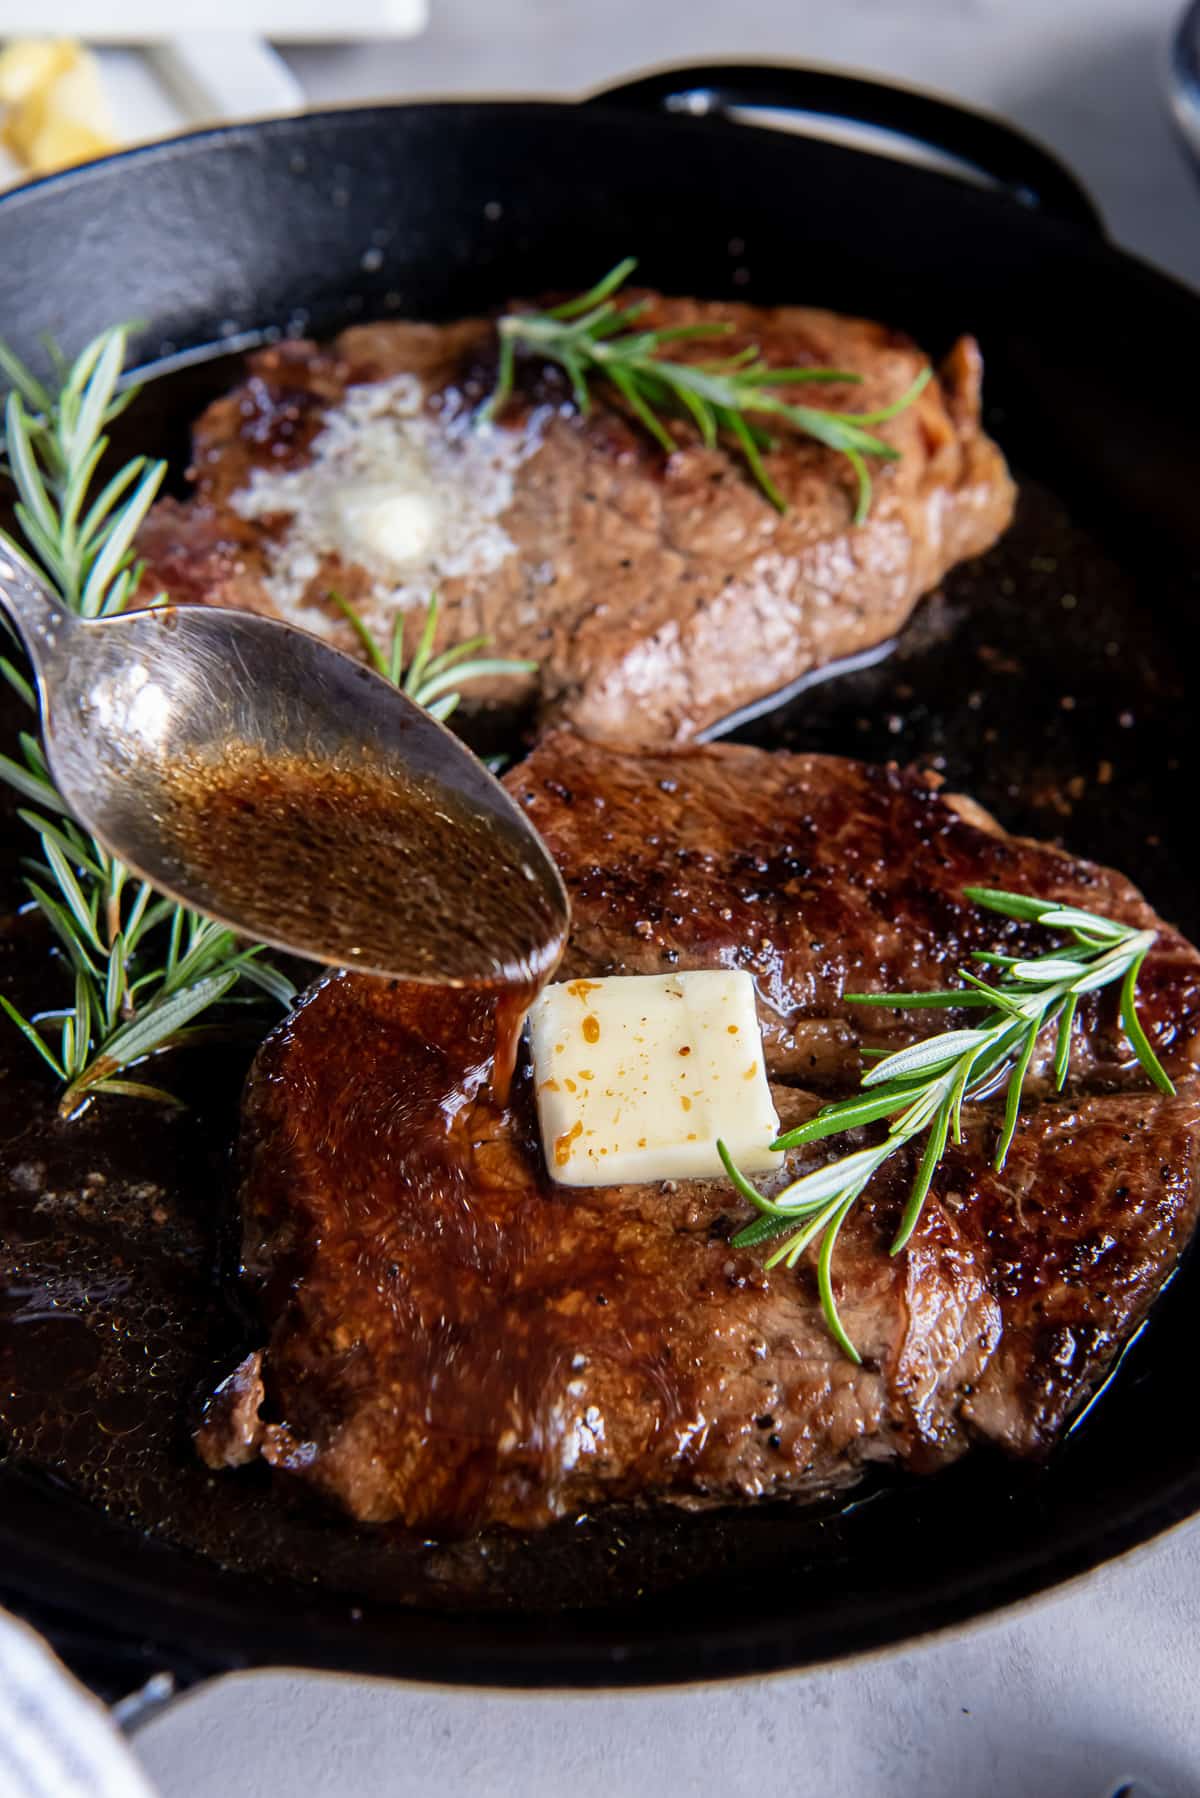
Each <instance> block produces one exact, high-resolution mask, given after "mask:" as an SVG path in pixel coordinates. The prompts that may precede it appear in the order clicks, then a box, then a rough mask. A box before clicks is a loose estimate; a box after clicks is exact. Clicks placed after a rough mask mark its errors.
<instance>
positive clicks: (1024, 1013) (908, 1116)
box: [717, 887, 1175, 1362]
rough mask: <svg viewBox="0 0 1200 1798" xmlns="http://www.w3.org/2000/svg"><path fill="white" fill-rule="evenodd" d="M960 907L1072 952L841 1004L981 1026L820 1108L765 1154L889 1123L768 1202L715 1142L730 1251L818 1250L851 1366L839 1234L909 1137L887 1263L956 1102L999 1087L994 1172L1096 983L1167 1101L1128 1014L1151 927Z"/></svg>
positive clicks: (988, 899) (1044, 907) (958, 1110)
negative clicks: (734, 1213) (1108, 993)
mask: <svg viewBox="0 0 1200 1798" xmlns="http://www.w3.org/2000/svg"><path fill="white" fill-rule="evenodd" d="M966 897H967V898H968V899H970V900H971V901H972V902H973V903H974V904H976V905H979V906H982V907H983V908H984V909H985V910H987V911H992V912H999V913H1000V915H1001V916H1002V917H1006V918H1016V919H1018V920H1020V921H1021V922H1023V923H1030V924H1040V925H1043V926H1045V927H1046V928H1048V929H1052V930H1061V931H1065V932H1066V935H1067V941H1066V943H1065V944H1062V945H1060V946H1059V947H1056V948H1055V949H1052V950H1051V951H1050V953H1049V954H1046V955H1042V956H1038V957H1036V958H1033V959H1028V958H1025V957H1021V956H1011V955H1001V954H998V953H992V952H990V951H978V952H976V953H975V955H974V957H973V959H974V960H975V961H976V962H977V963H978V964H979V965H980V966H982V967H986V968H991V969H994V970H997V971H998V973H999V978H998V979H996V980H994V981H993V982H987V981H984V980H981V979H980V978H979V977H978V976H977V975H975V974H972V973H970V972H968V971H967V970H965V969H964V970H963V971H962V972H963V979H964V980H965V981H966V982H967V985H966V987H965V989H964V988H961V987H960V988H957V989H954V990H952V991H949V992H928V993H850V994H847V997H848V998H849V999H851V1000H853V1001H854V1002H855V1003H856V1004H859V1005H884V1006H889V1007H899V1006H907V1007H913V1008H916V1007H937V1008H942V1009H945V1008H952V1009H959V1008H973V1009H976V1010H980V1011H983V1012H985V1013H986V1015H985V1016H984V1017H983V1018H982V1019H981V1021H980V1022H979V1023H978V1024H976V1025H974V1026H973V1027H972V1028H970V1029H964V1030H948V1031H944V1032H943V1033H942V1034H940V1035H938V1036H932V1037H927V1038H925V1039H924V1040H923V1041H920V1042H916V1043H912V1044H911V1045H910V1046H909V1047H908V1048H905V1049H900V1050H898V1051H897V1052H896V1053H895V1054H891V1055H886V1056H884V1057H883V1058H882V1059H881V1060H877V1061H875V1062H874V1064H873V1065H872V1066H871V1067H870V1068H869V1069H868V1071H867V1072H866V1073H865V1074H864V1075H863V1078H862V1091H861V1093H859V1094H857V1095H855V1096H854V1097H853V1098H849V1099H842V1100H839V1101H838V1103H837V1104H835V1105H826V1106H825V1107H824V1108H823V1109H822V1110H821V1111H819V1112H818V1113H817V1115H816V1117H814V1118H812V1119H811V1120H810V1121H809V1122H808V1123H807V1124H802V1125H801V1126H800V1127H799V1128H798V1129H796V1130H788V1131H786V1132H785V1133H784V1134H783V1135H782V1136H780V1137H779V1138H778V1140H777V1141H776V1142H775V1143H774V1144H773V1145H772V1147H774V1148H776V1149H781V1150H782V1149H798V1148H802V1147H804V1146H805V1145H806V1144H808V1143H814V1142H820V1141H821V1140H822V1139H823V1138H825V1137H828V1136H840V1135H841V1134H843V1132H845V1131H848V1130H857V1129H859V1128H861V1127H862V1126H863V1125H866V1124H873V1123H877V1122H880V1121H881V1120H883V1119H885V1118H889V1119H891V1120H892V1121H891V1123H890V1124H889V1126H888V1131H887V1135H886V1136H885V1137H884V1139H883V1141H882V1142H879V1143H877V1144H875V1145H873V1146H872V1147H869V1148H865V1149H856V1150H854V1151H853V1152H851V1153H850V1154H846V1155H842V1156H841V1157H839V1159H838V1160H836V1161H832V1162H829V1163H828V1164H827V1165H826V1166H824V1167H820V1168H817V1169H815V1170H814V1171H813V1172H811V1173H807V1174H802V1175H800V1177H799V1178H798V1179H796V1180H793V1181H792V1182H791V1184H790V1185H789V1186H786V1187H785V1188H784V1189H783V1191H782V1192H780V1193H779V1194H777V1195H776V1197H775V1198H773V1199H769V1198H766V1197H764V1195H763V1194H762V1193H760V1192H759V1191H758V1189H757V1187H755V1186H754V1185H753V1184H752V1182H751V1181H749V1180H747V1179H746V1177H745V1175H744V1174H742V1173H741V1172H740V1170H739V1169H738V1168H737V1167H736V1165H735V1164H734V1161H733V1159H732V1157H731V1156H730V1154H729V1151H728V1149H727V1148H726V1146H725V1144H724V1143H718V1145H717V1147H718V1150H719V1152H720V1155H721V1160H722V1161H723V1163H724V1165H725V1168H726V1171H727V1172H728V1174H729V1177H730V1179H731V1180H732V1181H733V1184H734V1186H735V1187H736V1188H737V1190H738V1192H739V1193H740V1194H741V1195H742V1197H743V1198H744V1199H746V1200H748V1201H749V1203H750V1204H751V1205H753V1206H754V1208H755V1210H756V1211H757V1212H758V1214H759V1215H758V1217H757V1219H756V1220H755V1221H754V1222H753V1223H751V1224H749V1225H747V1227H746V1228H745V1229H744V1230H742V1231H740V1232H739V1234H738V1235H736V1236H735V1237H734V1238H733V1241H734V1243H735V1244H736V1245H737V1246H738V1247H741V1248H748V1247H751V1246H753V1245H756V1244H758V1243H763V1242H768V1241H772V1240H774V1239H775V1238H777V1237H780V1236H782V1237H784V1238H785V1240H784V1241H783V1242H782V1243H780V1244H779V1246H778V1247H777V1248H775V1249H773V1250H772V1252H771V1254H770V1255H769V1256H768V1257H767V1261H766V1265H767V1267H774V1266H776V1265H777V1264H778V1263H780V1262H782V1263H783V1264H784V1265H785V1266H787V1267H794V1266H795V1265H796V1262H797V1261H798V1260H799V1258H800V1256H801V1255H802V1254H803V1253H804V1251H805V1250H806V1249H807V1248H808V1247H809V1245H810V1244H812V1243H814V1242H818V1241H819V1243H820V1248H819V1251H818V1256H817V1287H818V1291H819V1294H820V1299H821V1307H822V1310H823V1311H824V1314H825V1320H826V1323H827V1324H828V1327H829V1330H830V1333H831V1334H832V1336H833V1337H834V1338H835V1340H836V1341H837V1342H838V1344H839V1345H840V1347H841V1348H842V1349H843V1350H844V1351H845V1353H846V1354H847V1355H848V1356H849V1357H850V1358H851V1360H852V1361H855V1362H857V1361H859V1360H860V1357H859V1354H858V1351H857V1350H856V1349H855V1347H854V1344H853V1343H852V1342H851V1340H850V1338H849V1336H848V1335H847V1334H846V1331H845V1329H844V1328H843V1325H842V1321H841V1317H840V1316H839V1313H838V1307H837V1301H836V1299H835V1297H834V1292H833V1280H832V1262H833V1252H834V1248H835V1246H836V1244H837V1238H838V1232H839V1231H840V1229H841V1227H842V1225H843V1223H844V1222H845V1221H846V1218H847V1216H848V1215H849V1213H850V1211H851V1210H852V1209H853V1207H854V1204H855V1202H856V1201H857V1200H858V1198H859V1197H860V1196H861V1194H862V1193H863V1191H864V1189H865V1188H866V1186H867V1184H868V1182H869V1181H870V1180H871V1178H872V1177H873V1175H874V1174H875V1173H877V1172H878V1170H879V1168H881V1167H882V1166H883V1164H884V1162H885V1161H887V1160H889V1159H890V1158H891V1157H892V1156H893V1155H895V1154H897V1153H898V1152H899V1151H900V1150H901V1149H903V1148H904V1147H905V1146H906V1145H907V1144H908V1143H910V1142H912V1141H913V1140H914V1139H915V1138H916V1137H919V1136H924V1137H925V1148H924V1152H923V1154H922V1156H921V1160H920V1164H919V1166H918V1169H917V1174H916V1179H915V1181H914V1183H913V1187H912V1190H911V1192H910V1193H909V1196H908V1202H907V1204H906V1205H905V1207H904V1212H903V1215H902V1217H901V1219H900V1225H899V1228H898V1229H897V1232H896V1236H895V1239H894V1241H893V1242H892V1245H891V1252H892V1254H893V1255H896V1254H899V1252H900V1250H901V1249H903V1248H904V1246H905V1244H906V1243H907V1242H908V1240H909V1238H910V1237H911V1236H912V1233H913V1231H914V1230H915V1228H916V1226H917V1223H918V1221H919V1219H920V1216H921V1212H922V1210H923V1208H924V1205H925V1200H926V1198H927V1196H928V1194H929V1188H930V1185H931V1183H932V1180H933V1176H934V1173H935V1171H936V1169H937V1166H938V1163H939V1162H940V1161H941V1159H942V1156H943V1154H944V1153H945V1150H946V1145H947V1142H948V1141H950V1140H951V1139H953V1141H954V1142H956V1143H957V1142H961V1141H962V1108H963V1105H964V1104H968V1103H972V1102H974V1101H976V1100H979V1099H983V1098H987V1097H989V1096H990V1095H991V1094H993V1093H995V1092H997V1091H998V1090H1000V1088H1002V1087H1005V1086H1006V1087H1007V1095H1006V1100H1005V1107H1004V1119H1003V1122H1002V1124H1001V1127H1000V1136H999V1140H998V1142H997V1146H996V1154H995V1159H994V1162H993V1165H994V1167H995V1168H996V1169H997V1170H999V1169H1001V1168H1003V1166H1004V1164H1005V1162H1006V1160H1007V1158H1008V1152H1009V1149H1010V1148H1011V1146H1012V1140H1013V1136H1014V1133H1015V1131H1016V1127H1017V1115H1018V1111H1019V1109H1020V1104H1021V1094H1022V1091H1023V1088H1024V1084H1025V1078H1026V1075H1027V1073H1028V1071H1029V1064H1030V1062H1031V1060H1032V1058H1033V1053H1034V1049H1035V1047H1036V1045H1037V1041H1038V1038H1039V1037H1040V1036H1041V1034H1042V1032H1043V1031H1044V1030H1047V1029H1049V1028H1051V1027H1052V1026H1056V1027H1057V1038H1056V1044H1055V1053H1054V1079H1055V1084H1056V1086H1057V1088H1058V1089H1059V1090H1060V1091H1061V1090H1062V1087H1063V1085H1064V1083H1065V1081H1066V1078H1067V1071H1068V1066H1069V1063H1070V1056H1071V1029H1072V1025H1073V1023H1074V1019H1075V1011H1076V1007H1077V1005H1078V1003H1079V1000H1080V999H1081V998H1082V997H1083V995H1084V994H1086V993H1092V992H1097V991H1098V990H1099V989H1100V988H1101V987H1105V986H1114V985H1119V986H1120V1016H1121V1024H1122V1027H1123V1029H1124V1031H1125V1035H1126V1036H1127V1038H1128V1039H1129V1043H1130V1046H1131V1048H1132V1049H1133V1052H1134V1054H1135V1056H1136V1057H1137V1059H1138V1061H1139V1062H1140V1063H1141V1065H1142V1067H1143V1068H1144V1069H1145V1071H1146V1073H1147V1074H1148V1076H1149V1077H1150V1079H1151V1081H1153V1083H1154V1085H1155V1086H1156V1087H1158V1088H1159V1090H1160V1091H1161V1092H1165V1093H1171V1092H1174V1090H1175V1089H1174V1087H1173V1086H1172V1084H1171V1081H1170V1080H1169V1079H1168V1077H1167V1075H1166V1073H1165V1071H1164V1070H1163V1068H1162V1066H1161V1064H1160V1062H1159V1060H1158V1057H1157V1056H1156V1055H1155V1053H1154V1050H1153V1049H1152V1048H1151V1046H1150V1043H1149V1041H1148V1039H1147V1037H1146V1033H1145V1031H1144V1030H1143V1029H1142V1025H1141V1022H1140V1020H1139V1018H1138V1015H1137V1008H1136V1004H1135V997H1134V995H1135V989H1136V986H1137V979H1138V973H1139V971H1140V969H1141V966H1142V963H1143V961H1144V960H1145V958H1146V954H1147V952H1148V950H1149V949H1150V947H1151V945H1152V944H1153V942H1154V932H1153V931H1152V930H1133V929H1131V928H1130V927H1129V926H1127V925H1125V924H1118V923H1116V922H1114V920H1113V919H1111V918H1104V917H1100V916H1098V915H1097V914H1096V913H1093V912H1087V911H1081V910H1079V909H1077V908H1076V907H1075V906H1069V905H1059V904H1058V903H1056V902H1055V901H1054V900H1051V899H1034V898H1030V897H1027V896H1026V895H1024V894H1020V893H1004V892H997V891H995V890H993V889H992V888H989V887H967V888H966ZM797 1225H798V1226H799V1227H797Z"/></svg>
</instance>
